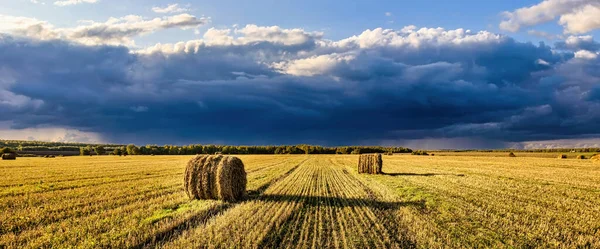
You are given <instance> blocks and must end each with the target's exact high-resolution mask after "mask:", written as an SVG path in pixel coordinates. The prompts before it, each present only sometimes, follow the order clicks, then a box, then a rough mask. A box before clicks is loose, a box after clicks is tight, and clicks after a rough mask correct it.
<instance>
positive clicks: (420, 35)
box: [335, 25, 504, 48]
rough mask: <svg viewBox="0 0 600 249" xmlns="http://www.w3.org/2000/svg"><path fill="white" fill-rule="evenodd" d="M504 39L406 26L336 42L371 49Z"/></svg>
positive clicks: (483, 33)
mask: <svg viewBox="0 0 600 249" xmlns="http://www.w3.org/2000/svg"><path fill="white" fill-rule="evenodd" d="M503 40H504V37H502V36H501V35H497V34H494V33H490V32H487V31H481V32H478V33H475V34H473V33H471V32H470V30H464V29H455V30H445V29H443V28H421V29H419V30H416V27H415V26H413V25H411V26H406V27H404V28H403V29H401V30H400V31H396V30H392V29H382V28H376V29H374V30H370V29H368V30H365V31H364V32H362V33H361V34H360V35H358V36H352V37H350V38H347V39H343V40H340V41H338V42H335V44H336V45H337V46H341V47H346V46H358V47H360V48H369V47H385V46H391V47H413V48H418V47H421V46H439V45H462V44H470V43H498V42H501V41H503Z"/></svg>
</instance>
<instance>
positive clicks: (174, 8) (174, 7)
mask: <svg viewBox="0 0 600 249" xmlns="http://www.w3.org/2000/svg"><path fill="white" fill-rule="evenodd" d="M152 11H154V13H160V14H165V13H181V12H188V11H190V9H188V8H183V7H179V4H177V3H174V4H169V5H167V7H164V8H161V7H153V8H152Z"/></svg>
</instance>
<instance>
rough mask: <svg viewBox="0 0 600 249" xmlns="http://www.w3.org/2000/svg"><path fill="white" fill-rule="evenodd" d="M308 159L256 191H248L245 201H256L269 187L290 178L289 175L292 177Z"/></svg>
mask: <svg viewBox="0 0 600 249" xmlns="http://www.w3.org/2000/svg"><path fill="white" fill-rule="evenodd" d="M306 160H308V158H307V159H304V160H303V161H302V162H300V163H299V164H297V165H296V166H294V167H292V168H291V169H290V170H288V171H286V172H285V173H283V174H282V175H280V176H279V177H277V178H275V179H273V180H271V181H269V182H267V183H265V184H263V185H261V186H260V187H258V188H257V189H256V190H248V191H246V197H245V200H255V199H257V198H258V197H260V196H261V195H262V194H263V193H264V192H265V191H266V190H267V189H268V188H269V187H271V185H273V184H275V183H276V182H279V181H281V180H283V179H284V178H286V177H288V176H289V175H291V174H292V173H294V171H296V169H298V168H299V167H300V165H302V164H304V162H306Z"/></svg>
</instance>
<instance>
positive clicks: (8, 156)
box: [2, 153, 17, 160]
mask: <svg viewBox="0 0 600 249" xmlns="http://www.w3.org/2000/svg"><path fill="white" fill-rule="evenodd" d="M2 160H17V154H15V153H4V154H2Z"/></svg>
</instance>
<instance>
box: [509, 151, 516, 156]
mask: <svg viewBox="0 0 600 249" xmlns="http://www.w3.org/2000/svg"><path fill="white" fill-rule="evenodd" d="M508 157H517V155H515V153H512V152H511V153H508Z"/></svg>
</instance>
